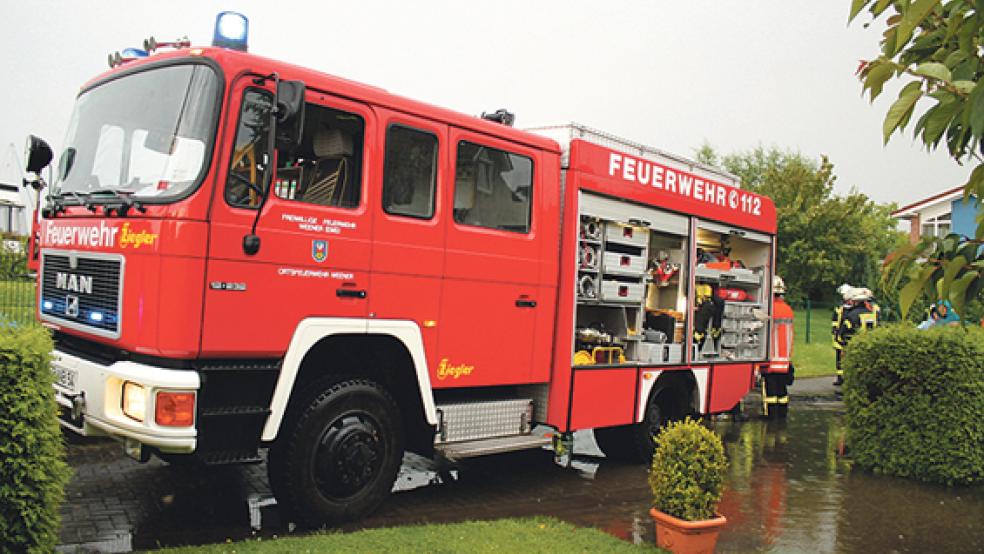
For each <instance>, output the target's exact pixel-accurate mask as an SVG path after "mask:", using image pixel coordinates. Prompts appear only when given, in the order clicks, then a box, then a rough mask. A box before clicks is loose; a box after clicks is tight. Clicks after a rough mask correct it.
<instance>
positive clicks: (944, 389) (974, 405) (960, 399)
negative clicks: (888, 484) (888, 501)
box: [844, 325, 984, 485]
mask: <svg viewBox="0 0 984 554" xmlns="http://www.w3.org/2000/svg"><path fill="white" fill-rule="evenodd" d="M844 372H845V377H844V380H845V383H844V403H845V405H846V408H847V427H848V441H849V444H850V447H851V453H852V457H853V459H854V461H855V463H857V464H858V465H859V466H861V467H862V468H865V469H868V470H871V471H874V472H875V473H883V474H887V475H894V476H898V477H907V478H911V479H917V480H920V481H927V482H933V483H942V484H947V485H952V484H974V483H982V482H984V330H982V329H980V328H971V327H942V328H934V329H929V330H926V331H919V330H917V329H913V328H912V327H908V326H901V325H899V326H888V327H883V328H879V329H875V330H874V331H871V332H868V333H862V334H860V335H858V336H856V337H855V338H854V340H852V341H851V344H850V345H849V346H848V348H847V350H846V352H845V355H844Z"/></svg>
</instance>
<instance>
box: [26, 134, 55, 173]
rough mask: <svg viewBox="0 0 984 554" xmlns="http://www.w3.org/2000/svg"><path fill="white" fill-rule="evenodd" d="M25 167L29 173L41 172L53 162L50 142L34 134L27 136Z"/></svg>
mask: <svg viewBox="0 0 984 554" xmlns="http://www.w3.org/2000/svg"><path fill="white" fill-rule="evenodd" d="M24 150H25V151H26V158H27V160H26V163H25V166H24V167H25V169H26V170H27V171H28V173H41V170H42V169H44V168H46V167H48V164H50V163H51V147H50V146H48V143H47V142H45V141H44V139H41V138H39V137H36V136H34V135H28V136H27V145H26V146H25V147H24Z"/></svg>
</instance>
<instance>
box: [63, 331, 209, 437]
mask: <svg viewBox="0 0 984 554" xmlns="http://www.w3.org/2000/svg"><path fill="white" fill-rule="evenodd" d="M51 366H52V370H53V371H55V372H56V373H60V374H63V375H64V374H70V375H73V376H74V377H75V378H74V386H71V385H65V384H58V383H56V384H55V400H56V401H57V402H58V405H59V406H60V407H61V408H62V410H63V412H64V417H61V418H60V422H61V424H62V426H63V427H66V428H68V429H70V430H72V431H74V432H76V433H78V434H81V435H85V436H110V437H113V438H116V439H118V440H122V441H127V442H130V441H136V442H139V443H141V444H143V445H145V446H149V447H152V448H155V449H157V450H160V451H161V452H167V453H174V454H182V453H191V452H194V451H195V447H196V444H197V437H198V431H197V430H196V428H195V425H191V426H188V427H163V426H160V425H157V424H156V423H155V422H154V412H155V409H156V406H155V405H154V400H155V399H156V393H157V391H160V390H168V391H182V392H195V393H197V392H198V389H199V387H200V385H201V382H200V379H199V376H198V373H197V372H196V371H190V370H174V369H164V368H160V367H155V366H151V365H146V364H139V363H134V362H127V361H121V362H115V363H113V364H111V365H102V364H99V363H96V362H91V361H89V360H86V359H84V358H80V357H78V356H73V355H71V354H66V353H64V352H60V351H57V350H56V351H55V352H54V353H53V354H52V361H51ZM125 382H131V383H136V384H138V385H142V386H143V387H144V393H145V395H146V398H145V406H146V417H145V418H144V421H136V420H134V419H131V418H130V417H127V416H126V415H124V414H123V400H122V395H123V383H125ZM128 439H129V441H128Z"/></svg>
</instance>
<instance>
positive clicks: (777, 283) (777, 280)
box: [772, 275, 786, 294]
mask: <svg viewBox="0 0 984 554" xmlns="http://www.w3.org/2000/svg"><path fill="white" fill-rule="evenodd" d="M772 294H786V282H785V281H783V280H782V277H780V276H778V275H776V276H774V277H773V278H772Z"/></svg>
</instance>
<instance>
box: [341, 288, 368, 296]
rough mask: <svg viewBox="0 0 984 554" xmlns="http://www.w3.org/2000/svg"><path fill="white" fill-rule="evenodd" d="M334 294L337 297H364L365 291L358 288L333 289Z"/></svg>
mask: <svg viewBox="0 0 984 554" xmlns="http://www.w3.org/2000/svg"><path fill="white" fill-rule="evenodd" d="M335 296H337V297H339V298H365V297H366V291H365V290H359V289H346V288H341V289H335Z"/></svg>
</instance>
